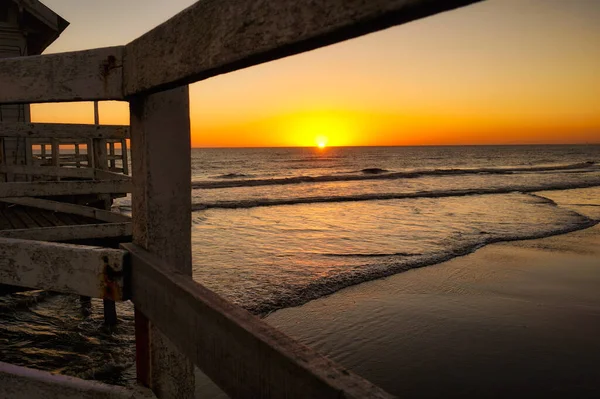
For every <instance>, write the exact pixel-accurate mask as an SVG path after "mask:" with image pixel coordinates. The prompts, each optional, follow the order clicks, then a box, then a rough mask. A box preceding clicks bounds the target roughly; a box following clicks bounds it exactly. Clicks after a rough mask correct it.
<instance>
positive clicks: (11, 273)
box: [0, 231, 127, 300]
mask: <svg viewBox="0 0 600 399" xmlns="http://www.w3.org/2000/svg"><path fill="white" fill-rule="evenodd" d="M3 233H5V231H4V232H3ZM125 255H126V252H125V251H122V250H117V249H108V248H99V247H89V246H81V245H68V244H57V243H50V242H38V241H28V240H19V239H11V238H0V284H8V285H14V286H17V287H25V288H34V289H45V290H51V291H57V292H63V293H72V294H78V295H85V296H89V297H94V298H104V299H111V300H123V299H127V298H125V297H124V295H123V288H124V286H123V280H124V263H125Z"/></svg>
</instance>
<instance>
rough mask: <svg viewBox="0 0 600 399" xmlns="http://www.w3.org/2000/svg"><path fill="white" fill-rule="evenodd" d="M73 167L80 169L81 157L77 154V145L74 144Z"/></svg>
mask: <svg viewBox="0 0 600 399" xmlns="http://www.w3.org/2000/svg"><path fill="white" fill-rule="evenodd" d="M75 166H76V167H78V168H81V155H80V154H79V143H75Z"/></svg>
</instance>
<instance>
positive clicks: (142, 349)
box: [0, 0, 477, 398]
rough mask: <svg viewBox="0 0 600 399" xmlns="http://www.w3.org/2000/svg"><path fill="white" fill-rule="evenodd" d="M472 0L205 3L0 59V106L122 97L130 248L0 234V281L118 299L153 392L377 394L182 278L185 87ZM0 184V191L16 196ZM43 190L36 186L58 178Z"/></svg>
mask: <svg viewBox="0 0 600 399" xmlns="http://www.w3.org/2000/svg"><path fill="white" fill-rule="evenodd" d="M476 1H477V0H371V1H364V0H345V1H341V0H322V1H313V0H280V1H267V0H239V1H217V0H206V1H199V2H198V3H196V4H195V5H193V6H192V7H190V8H188V9H187V10H185V11H183V12H182V13H180V14H178V15H177V16H175V17H174V18H172V19H171V20H169V21H167V22H166V23H164V24H162V25H160V26H159V27H157V28H156V29H154V30H152V31H150V32H149V33H147V34H145V35H143V36H142V37H140V38H139V39H137V40H135V41H133V42H132V43H130V44H128V45H127V46H118V47H111V48H103V49H95V50H87V51H78V52H72V53H63V54H53V55H48V56H35V57H26V58H15V59H4V60H0V84H1V87H2V90H0V104H1V103H5V104H11V103H32V102H61V101H82V100H91V101H94V100H100V101H102V100H121V101H123V100H124V101H129V102H130V110H131V115H130V116H131V143H132V169H133V243H132V244H127V245H124V246H123V250H106V249H92V248H86V247H77V246H64V245H59V244H51V243H38V244H35V246H32V244H31V242H22V241H15V240H11V239H1V238H0V252H1V253H0V255H1V256H0V283H9V284H13V285H23V286H27V287H36V288H45V289H52V290H55V291H62V292H71V293H76V294H80V295H88V296H93V297H98V298H109V299H113V300H120V299H121V300H122V299H130V300H131V301H132V302H133V303H134V305H135V308H136V315H135V318H136V352H137V353H136V357H137V359H136V360H137V373H138V380H139V382H140V383H141V384H143V385H145V386H147V387H150V388H151V389H152V391H153V392H154V394H156V396H158V397H159V398H189V397H192V396H193V391H194V376H193V365H196V366H198V367H200V368H201V369H202V371H204V372H205V373H206V374H207V375H208V376H209V377H210V378H211V379H212V380H214V381H215V382H216V383H217V384H218V385H219V386H220V387H221V388H222V389H223V390H224V391H225V392H226V393H228V394H229V395H231V396H233V397H277V398H279V397H281V398H283V397H286V398H300V397H302V398H304V397H311V398H333V397H336V398H338V397H356V398H359V397H361V398H362V397H371V398H376V397H377V398H383V397H388V396H389V395H388V394H386V393H385V392H384V391H382V390H381V389H379V388H377V387H375V386H374V385H372V384H370V383H368V382H367V381H365V380H363V379H362V378H360V377H358V376H356V375H354V374H352V373H350V372H348V371H346V370H344V369H343V368H341V367H339V366H337V365H336V364H334V363H333V362H331V361H330V360H328V359H326V358H324V357H322V356H320V355H318V354H317V353H315V352H314V351H312V350H311V349H309V348H307V347H305V346H302V345H300V344H298V343H297V342H295V341H293V340H291V339H290V338H288V337H286V336H285V335H283V334H282V333H280V332H278V331H277V330H275V329H273V328H272V327H269V326H268V325H267V324H265V323H264V322H262V321H261V320H259V319H257V318H255V317H253V316H252V315H250V314H249V313H247V312H246V311H244V310H242V309H240V308H239V307H237V306H235V305H232V304H231V303H229V302H227V301H225V300H224V299H222V298H220V297H219V296H217V295H215V294H214V293H212V292H210V291H209V290H207V289H206V288H204V287H203V286H201V285H200V284H198V283H196V282H194V281H193V280H192V278H191V247H190V245H191V244H190V234H191V232H190V228H189V226H190V221H191V220H190V219H191V198H190V196H191V194H190V192H191V187H190V181H191V176H190V123H189V102H188V101H189V100H188V89H187V86H185V85H187V84H189V83H193V82H196V81H199V80H202V79H206V78H209V77H211V76H214V75H217V74H221V73H225V72H229V71H234V70H236V69H240V68H243V67H247V66H250V65H254V64H258V63H261V62H266V61H269V60H274V59H277V58H281V57H285V56H288V55H291V54H295V53H299V52H303V51H307V50H310V49H314V48H318V47H322V46H325V45H328V44H331V43H335V42H339V41H342V40H345V39H349V38H352V37H356V36H360V35H363V34H366V33H369V32H373V31H376V30H380V29H384V28H387V27H390V26H393V25H398V24H402V23H405V22H409V21H412V20H415V19H419V18H423V17H426V16H429V15H433V14H436V13H438V12H442V11H446V10H450V9H453V8H457V7H460V6H464V5H467V4H470V3H474V2H476ZM48 76H51V77H52V79H48V78H47V77H48ZM74 137H79V136H77V135H76V136H74ZM10 184H17V183H7V185H8V186H5V187H4V188H2V185H0V196H8V195H10V196H16V195H17V194H21V195H22V194H23V190H21V191H19V189H17V188H16V187H15V186H10ZM53 184H54V185H55V186H47V187H42V186H39V187H38V188H36V190H39V193H40V194H43V193H44V190H49V191H52V192H53V193H57V192H59V191H60V190H61V189H60V188H59V187H60V186H58V185H59V184H70V183H69V182H54V183H53ZM74 188H75V187H70V189H74ZM108 189H109V188H108V187H107V190H108ZM113 189H114V187H110V190H113ZM36 192H37V191H36ZM184 227H185V228H184ZM30 250H31V251H34V252H33V253H34V254H35V255H36V256H33V255H31V253H30V252H28V251H30ZM63 261H64V262H66V264H67V265H69V270H72V271H73V273H65V271H64V269H63V268H62V267H56V266H55V265H56V264H57V262H59V263H60V262H63ZM9 374H10V373H9ZM0 375H2V373H0ZM11 375H12V374H11ZM36 381H39V378H37V379H36ZM3 389H4V391H3ZM44 390H46V391H48V392H56V391H55V390H56V383H55V382H54V380H52V382H51V383H47V384H41V385H39V391H37V392H36V394H37V395H38V396H37V397H44V396H45V395H44V394H43V391H44ZM53 390H54V391H53ZM97 390H98V388H97V387H95V388H92V387H90V388H89V392H96V391H97ZM84 391H85V390H84ZM2 392H6V388H2V387H1V384H0V393H2ZM17 396H18V393H17ZM21 397H22V396H21ZM81 397H86V396H81ZM87 397H92V394H91V393H90V394H89V395H88V396H87ZM94 397H96V396H94Z"/></svg>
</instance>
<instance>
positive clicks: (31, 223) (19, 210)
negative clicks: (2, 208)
mask: <svg viewBox="0 0 600 399" xmlns="http://www.w3.org/2000/svg"><path fill="white" fill-rule="evenodd" d="M13 212H14V213H15V215H17V217H18V218H19V219H21V221H22V222H23V223H24V224H25V226H26V227H27V228H28V229H32V228H33V229H35V228H38V227H40V225H39V224H38V223H36V222H35V220H33V218H32V217H31V216H29V215H28V214H27V212H26V210H25V209H24V208H23V207H21V206H16V207H14V208H13Z"/></svg>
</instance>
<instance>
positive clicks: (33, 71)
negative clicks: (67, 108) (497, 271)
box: [0, 46, 124, 104]
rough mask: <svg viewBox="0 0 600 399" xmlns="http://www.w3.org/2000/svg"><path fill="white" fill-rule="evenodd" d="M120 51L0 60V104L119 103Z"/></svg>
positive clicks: (96, 50)
mask: <svg viewBox="0 0 600 399" xmlns="http://www.w3.org/2000/svg"><path fill="white" fill-rule="evenodd" d="M123 50H124V47H123V46H117V47H107V48H98V49H93V50H84V51H73V52H68V53H59V54H50V55H39V56H30V57H16V58H3V59H0V87H2V90H0V104H14V103H44V102H62V101H91V100H122V99H123V92H122V87H123ZM49 77H50V78H49Z"/></svg>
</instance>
